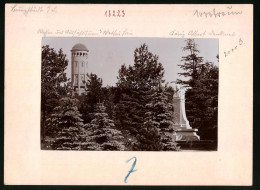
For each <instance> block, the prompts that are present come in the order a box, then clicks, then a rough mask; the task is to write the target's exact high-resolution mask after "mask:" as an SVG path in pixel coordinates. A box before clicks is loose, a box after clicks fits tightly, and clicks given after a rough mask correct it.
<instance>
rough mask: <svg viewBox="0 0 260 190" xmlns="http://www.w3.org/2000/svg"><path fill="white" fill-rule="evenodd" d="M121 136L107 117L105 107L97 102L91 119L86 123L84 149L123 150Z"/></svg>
mask: <svg viewBox="0 0 260 190" xmlns="http://www.w3.org/2000/svg"><path fill="white" fill-rule="evenodd" d="M122 139H123V136H122V134H121V132H120V131H119V130H117V129H116V128H115V125H114V122H113V120H111V119H109V117H108V114H107V113H106V112H105V107H104V106H103V105H102V104H98V105H97V107H96V109H95V114H94V118H93V120H92V121H91V122H90V123H89V124H87V125H86V139H85V143H83V144H82V148H83V149H84V150H124V149H125V146H124V144H123V140H122Z"/></svg>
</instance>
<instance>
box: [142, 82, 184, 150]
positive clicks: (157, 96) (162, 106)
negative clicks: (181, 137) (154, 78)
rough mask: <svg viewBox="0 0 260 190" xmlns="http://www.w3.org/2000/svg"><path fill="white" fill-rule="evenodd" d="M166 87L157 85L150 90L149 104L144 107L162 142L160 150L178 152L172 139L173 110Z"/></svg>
mask: <svg viewBox="0 0 260 190" xmlns="http://www.w3.org/2000/svg"><path fill="white" fill-rule="evenodd" d="M166 89H167V87H166V86H165V87H162V86H161V85H159V87H158V88H156V89H155V90H152V94H151V97H150V103H149V104H147V105H146V107H147V108H148V110H150V114H151V118H152V121H153V122H154V123H155V126H156V127H157V128H158V129H159V132H160V135H161V142H162V145H163V147H162V150H178V149H179V148H178V147H177V143H176V142H174V139H173V133H174V130H173V122H174V112H173V111H174V110H173V104H172V103H170V102H169V100H168V98H169V92H167V91H166Z"/></svg>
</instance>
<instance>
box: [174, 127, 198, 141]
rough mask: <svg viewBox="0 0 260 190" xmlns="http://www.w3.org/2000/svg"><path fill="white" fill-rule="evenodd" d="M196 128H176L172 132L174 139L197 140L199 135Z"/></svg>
mask: <svg viewBox="0 0 260 190" xmlns="http://www.w3.org/2000/svg"><path fill="white" fill-rule="evenodd" d="M197 131H198V129H177V130H176V131H175V133H174V134H173V138H174V140H175V141H187V142H189V141H199V140H200V137H199V136H198V135H197V133H196V132H197Z"/></svg>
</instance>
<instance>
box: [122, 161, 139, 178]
mask: <svg viewBox="0 0 260 190" xmlns="http://www.w3.org/2000/svg"><path fill="white" fill-rule="evenodd" d="M132 159H134V160H135V161H134V162H133V165H132V167H131V169H130V170H129V172H128V174H127V175H126V176H125V183H127V178H128V177H129V175H130V174H131V173H133V172H135V171H136V170H134V168H135V164H136V160H137V159H136V157H132V158H130V159H129V160H127V161H126V163H128V162H129V161H130V160H132Z"/></svg>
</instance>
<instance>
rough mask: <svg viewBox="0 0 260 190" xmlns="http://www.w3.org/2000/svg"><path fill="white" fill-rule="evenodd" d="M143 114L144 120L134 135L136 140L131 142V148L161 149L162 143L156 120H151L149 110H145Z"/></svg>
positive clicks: (142, 149) (143, 149)
mask: <svg viewBox="0 0 260 190" xmlns="http://www.w3.org/2000/svg"><path fill="white" fill-rule="evenodd" d="M145 116H146V117H145V121H144V123H143V124H142V126H141V129H140V130H139V133H138V134H137V136H136V139H137V142H135V143H134V144H133V149H134V150H138V151H161V150H162V149H163V144H162V142H161V135H160V131H159V128H158V122H154V121H153V120H152V116H151V113H150V112H147V113H146V114H145Z"/></svg>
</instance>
